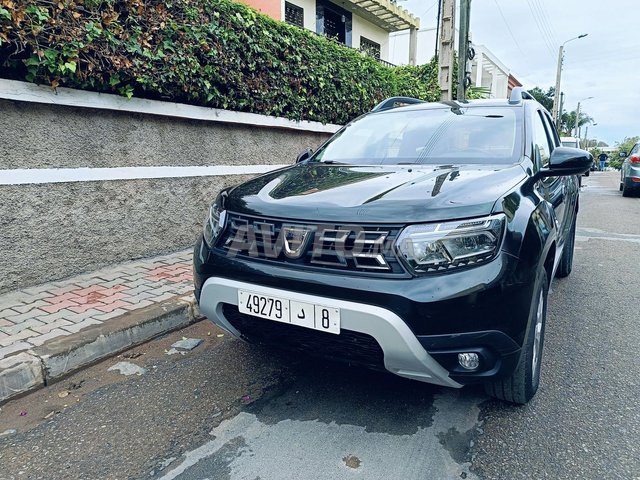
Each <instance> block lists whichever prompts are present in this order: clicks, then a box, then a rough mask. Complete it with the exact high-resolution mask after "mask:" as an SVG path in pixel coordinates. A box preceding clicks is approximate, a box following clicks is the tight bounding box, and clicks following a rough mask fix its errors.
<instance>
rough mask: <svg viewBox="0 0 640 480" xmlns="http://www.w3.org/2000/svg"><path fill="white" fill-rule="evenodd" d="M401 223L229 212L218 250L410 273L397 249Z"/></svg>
mask: <svg viewBox="0 0 640 480" xmlns="http://www.w3.org/2000/svg"><path fill="white" fill-rule="evenodd" d="M401 228H402V227H401V226H398V225H384V226H382V225H347V224H337V225H335V224H332V225H327V224H321V223H311V222H295V221H291V222H289V221H285V220H274V219H267V218H259V217H251V216H248V215H239V214H236V213H231V212H229V213H228V217H227V223H226V227H225V230H224V231H223V232H222V234H221V235H220V238H219V239H218V240H217V242H216V249H218V250H219V251H221V252H224V253H225V254H227V255H233V256H239V257H243V258H251V259H256V260H261V261H267V262H275V263H280V264H287V265H292V266H298V267H308V268H319V269H333V270H346V271H350V272H356V273H376V274H378V275H380V274H382V275H384V274H391V275H406V271H405V270H404V268H403V267H402V265H401V264H400V262H399V261H398V259H397V257H396V255H395V254H394V253H393V245H394V242H395V240H396V238H397V236H398V235H399V233H400V230H401Z"/></svg>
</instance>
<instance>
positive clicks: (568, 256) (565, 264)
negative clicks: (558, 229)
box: [556, 214, 576, 278]
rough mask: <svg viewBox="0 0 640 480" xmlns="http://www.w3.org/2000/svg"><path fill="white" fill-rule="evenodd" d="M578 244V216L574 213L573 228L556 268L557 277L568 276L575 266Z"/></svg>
mask: <svg viewBox="0 0 640 480" xmlns="http://www.w3.org/2000/svg"><path fill="white" fill-rule="evenodd" d="M575 244H576V216H575V214H574V215H573V219H572V220H571V230H570V231H569V237H568V238H567V239H566V240H565V244H564V248H563V249H562V258H561V259H560V263H559V264H558V269H557V270H556V277H558V278H565V277H568V276H569V274H570V273H571V269H572V268H573V250H574V248H573V247H574V246H575Z"/></svg>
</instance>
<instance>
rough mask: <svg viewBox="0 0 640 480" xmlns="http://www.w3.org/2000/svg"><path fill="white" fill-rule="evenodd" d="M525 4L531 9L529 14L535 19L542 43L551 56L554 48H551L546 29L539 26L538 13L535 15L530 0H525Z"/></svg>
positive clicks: (551, 42)
mask: <svg viewBox="0 0 640 480" xmlns="http://www.w3.org/2000/svg"><path fill="white" fill-rule="evenodd" d="M527 4H528V5H529V10H530V11H531V15H532V16H533V19H534V21H535V24H536V27H537V28H538V31H539V32H540V35H541V37H542V40H544V43H545V44H546V45H547V49H548V50H549V53H550V54H551V56H552V57H553V56H554V55H555V53H554V48H553V41H552V40H551V39H550V38H549V36H548V34H547V33H546V31H545V30H544V28H542V27H541V22H540V20H539V19H538V15H537V13H538V12H537V10H536V9H535V8H534V7H533V4H532V3H531V0H527Z"/></svg>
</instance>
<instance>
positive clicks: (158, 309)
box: [0, 297, 203, 404]
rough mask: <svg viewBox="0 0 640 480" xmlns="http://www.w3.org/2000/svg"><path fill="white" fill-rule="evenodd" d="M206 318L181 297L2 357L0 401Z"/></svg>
mask: <svg viewBox="0 0 640 480" xmlns="http://www.w3.org/2000/svg"><path fill="white" fill-rule="evenodd" d="M202 318H203V317H202V316H201V315H200V313H199V312H198V309H197V306H196V304H195V301H194V300H193V299H189V300H185V299H184V297H176V298H174V299H171V300H167V301H165V302H162V303H158V304H155V305H151V306H148V307H145V308H141V309H140V310H134V311H131V312H129V313H127V314H125V315H121V316H119V317H116V318H113V319H110V320H108V321H107V322H105V323H103V324H101V325H94V326H91V327H88V328H86V329H83V330H81V331H80V332H78V333H76V334H73V335H69V336H66V337H59V338H56V339H53V340H51V341H49V342H47V343H45V344H44V345H41V346H39V347H35V348H33V349H31V350H28V351H26V352H21V353H18V354H16V355H12V356H9V357H6V358H4V359H2V360H0V404H2V403H4V402H6V401H7V400H9V399H11V398H14V397H16V396H19V395H24V394H26V393H28V392H31V391H33V390H36V389H38V388H41V387H44V386H46V385H49V384H51V383H55V382H56V381H59V380H61V379H62V378H64V377H66V376H67V375H69V374H71V373H74V372H76V371H78V370H80V369H82V368H85V367H88V366H90V365H92V364H94V363H96V362H98V361H100V360H104V359H105V358H108V357H111V356H113V355H116V354H118V353H120V352H123V351H125V350H128V349H129V348H131V347H134V346H136V345H140V344H142V343H145V342H147V341H149V340H151V339H153V338H155V337H158V336H160V335H163V334H166V333H169V332H172V331H174V330H178V329H180V328H183V327H186V326H188V325H191V324H192V323H195V322H196V321H198V320H200V319H202Z"/></svg>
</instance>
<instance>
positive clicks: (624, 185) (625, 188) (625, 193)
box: [622, 182, 632, 197]
mask: <svg viewBox="0 0 640 480" xmlns="http://www.w3.org/2000/svg"><path fill="white" fill-rule="evenodd" d="M631 194H632V192H631V188H629V187H628V186H627V182H623V183H622V196H623V197H630V196H631Z"/></svg>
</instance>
